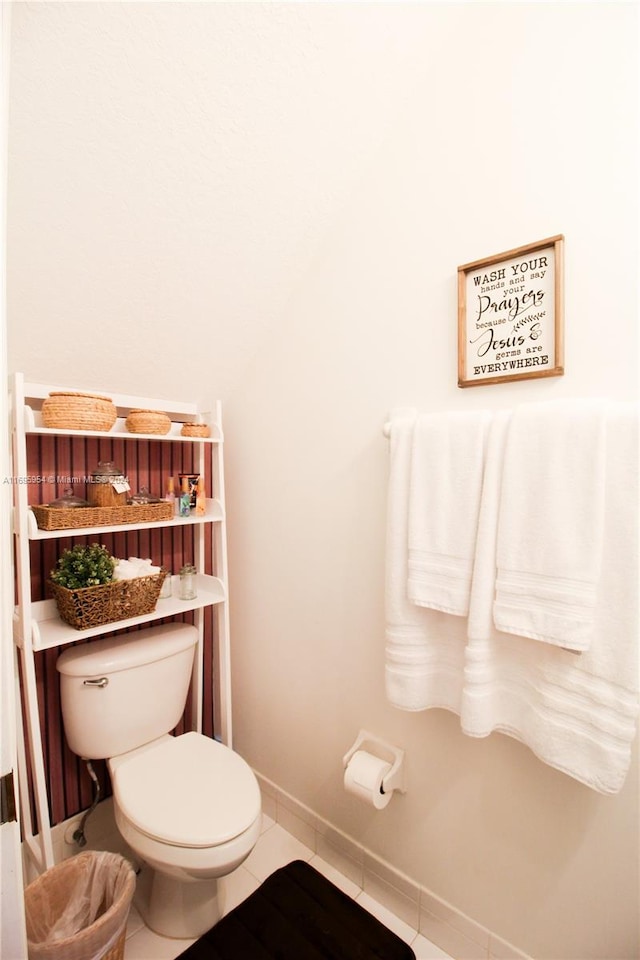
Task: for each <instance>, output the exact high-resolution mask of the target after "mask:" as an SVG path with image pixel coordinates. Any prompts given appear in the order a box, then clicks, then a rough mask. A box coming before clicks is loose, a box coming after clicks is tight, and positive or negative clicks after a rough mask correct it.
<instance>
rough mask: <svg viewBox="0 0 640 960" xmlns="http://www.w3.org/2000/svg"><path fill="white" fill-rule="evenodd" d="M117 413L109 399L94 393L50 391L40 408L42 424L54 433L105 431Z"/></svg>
mask: <svg viewBox="0 0 640 960" xmlns="http://www.w3.org/2000/svg"><path fill="white" fill-rule="evenodd" d="M117 416H118V411H117V410H116V407H115V404H114V403H113V401H112V400H111V399H110V398H109V397H101V396H99V395H98V394H95V393H64V392H63V391H54V392H52V393H50V394H49V396H48V397H47V398H46V400H44V401H43V404H42V422H43V423H44V425H45V427H51V428H54V429H57V430H99V431H104V432H106V431H108V430H111V427H112V426H113V425H114V423H115V422H116V419H117Z"/></svg>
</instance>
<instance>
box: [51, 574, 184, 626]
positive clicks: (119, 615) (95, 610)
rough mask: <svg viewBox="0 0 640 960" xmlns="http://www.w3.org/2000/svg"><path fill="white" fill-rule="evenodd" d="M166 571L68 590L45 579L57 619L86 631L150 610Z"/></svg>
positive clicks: (139, 615) (156, 599)
mask: <svg viewBox="0 0 640 960" xmlns="http://www.w3.org/2000/svg"><path fill="white" fill-rule="evenodd" d="M167 575H168V571H167V570H165V569H164V568H162V569H161V570H160V573H156V574H153V575H152V576H150V577H136V578H135V580H113V581H112V582H111V583H104V584H102V585H101V586H99V587H82V588H80V589H79V590H68V589H67V587H61V586H60V585H59V584H57V583H54V582H53V581H52V580H48V581H47V583H48V585H49V589H50V590H51V593H52V594H53V598H54V600H55V601H56V604H57V607H58V613H59V614H60V619H61V620H64V622H65V623H68V624H69V626H71V627H74V628H75V629H76V630H88V629H89V628H90V627H99V626H101V625H102V624H103V623H115V622H116V621H117V620H127V619H129V617H141V616H144V614H147V613H153V611H154V610H155V608H156V604H157V602H158V597H159V596H160V591H161V589H162V584H163V583H164V580H165V577H166V576H167Z"/></svg>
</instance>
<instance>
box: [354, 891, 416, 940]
mask: <svg viewBox="0 0 640 960" xmlns="http://www.w3.org/2000/svg"><path fill="white" fill-rule="evenodd" d="M356 903H359V904H360V906H361V907H364V909H365V910H368V911H369V913H372V914H373V915H374V917H377V919H378V920H380V921H381V923H384V925H385V927H388V928H389V930H392V931H393V932H394V933H395V934H396V935H397V936H399V937H400V939H401V940H404V942H405V943H411V942H412V941H413V940H415V938H416V934H417V932H418V931H417V930H414V929H413V927H410V926H409V924H408V923H405V922H404V920H400V919H399V918H398V917H396V915H395V914H394V913H391V911H390V910H387V908H386V907H383V906H382V904H381V903H378V901H377V900H374V899H373V897H370V896H369V894H368V893H360V894H358V896H357V897H356Z"/></svg>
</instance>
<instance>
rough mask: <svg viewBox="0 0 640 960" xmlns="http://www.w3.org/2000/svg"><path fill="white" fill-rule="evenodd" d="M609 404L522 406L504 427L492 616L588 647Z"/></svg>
mask: <svg viewBox="0 0 640 960" xmlns="http://www.w3.org/2000/svg"><path fill="white" fill-rule="evenodd" d="M604 410H605V403H604V402H601V401H582V400H576V401H574V400H569V401H562V402H543V403H532V404H523V405H522V406H520V407H517V408H516V409H515V410H514V413H513V416H512V418H511V423H510V426H509V430H508V436H507V442H506V448H505V454H504V473H503V483H502V495H501V502H500V516H499V524H498V554H497V564H498V573H497V580H496V599H495V604H494V620H495V625H496V627H497V628H498V629H499V630H501V631H504V632H506V633H515V634H518V635H520V636H524V637H531V638H533V639H535V640H541V641H544V642H546V643H550V644H555V645H556V646H560V647H564V648H565V649H567V650H574V651H578V652H580V651H584V650H587V649H588V647H589V644H590V642H591V637H592V634H593V628H594V612H595V606H596V600H597V593H596V591H597V584H598V578H599V575H600V564H601V557H602V530H603V527H602V523H603V515H604V467H605V447H606V444H605V430H604Z"/></svg>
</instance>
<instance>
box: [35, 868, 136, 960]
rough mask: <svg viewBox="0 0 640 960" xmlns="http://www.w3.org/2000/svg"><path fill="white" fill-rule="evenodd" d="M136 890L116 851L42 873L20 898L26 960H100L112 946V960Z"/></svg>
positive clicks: (131, 874) (132, 876)
mask: <svg viewBox="0 0 640 960" xmlns="http://www.w3.org/2000/svg"><path fill="white" fill-rule="evenodd" d="M135 886H136V875H135V873H134V870H133V867H132V866H131V864H130V863H129V861H128V860H125V859H124V857H121V856H120V855H119V854H117V853H105V852H101V851H87V852H86V853H79V854H77V855H76V856H75V857H70V858H69V859H68V860H63V861H62V863H59V864H57V865H56V866H55V867H51V868H50V869H49V870H46V871H45V872H44V873H43V874H42V875H41V876H39V877H38V878H37V880H34V881H33V883H30V884H29V886H28V887H27V889H26V890H25V894H24V896H25V912H26V917H27V944H28V948H29V960H100V958H102V957H106V956H107V954H108V953H109V951H114V948H117V952H112V953H110V955H109V960H117V958H118V957H119V956H122V955H123V953H124V933H125V929H126V925H127V919H128V916H129V909H130V907H131V900H132V897H133V893H134V890H135ZM120 941H121V942H120ZM120 948H121V949H120Z"/></svg>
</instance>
